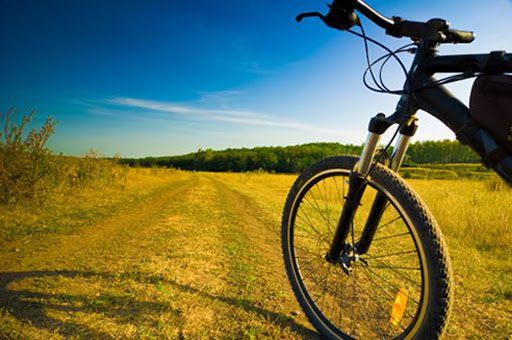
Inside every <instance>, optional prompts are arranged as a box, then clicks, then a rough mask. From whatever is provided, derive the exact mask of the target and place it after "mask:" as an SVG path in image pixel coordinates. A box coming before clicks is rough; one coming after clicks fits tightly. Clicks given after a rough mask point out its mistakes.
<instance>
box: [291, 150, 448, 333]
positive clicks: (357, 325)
mask: <svg viewBox="0 0 512 340" xmlns="http://www.w3.org/2000/svg"><path fill="white" fill-rule="evenodd" d="M356 162H357V158H354V157H346V156H341V157H333V158H328V159H326V160H324V161H321V162H320V163H318V164H316V165H314V166H312V167H310V168H308V169H306V170H305V171H304V172H303V173H302V174H301V176H300V177H299V178H298V179H297V180H296V182H295V183H294V185H293V187H292V189H291V191H290V193H289V195H288V198H287V201H286V204H285V208H284V212H283V221H282V247H283V256H284V261H285V266H286V270H287V273H288V277H289V279H290V283H291V285H292V288H293V291H294V293H295V295H296V297H297V299H298V301H299V303H300V305H301V307H302V309H303V310H304V312H305V314H306V316H307V317H308V319H309V320H310V321H311V323H312V324H313V325H314V326H315V327H316V329H317V330H318V331H319V332H320V333H321V334H322V335H323V336H325V337H327V338H345V339H352V338H363V339H374V338H380V339H387V338H419V339H427V338H428V339H432V338H437V337H439V336H440V335H441V333H442V332H443V330H444V328H445V326H446V323H447V319H448V315H449V308H450V300H451V289H450V288H451V274H450V263H449V257H448V253H447V250H446V246H445V242H444V240H443V238H442V235H441V232H440V230H439V227H438V226H437V224H436V222H435V220H434V218H433V217H432V215H431V213H430V212H429V210H428V209H427V207H426V206H425V204H424V203H423V202H422V200H421V199H420V198H419V197H418V195H417V194H416V193H415V192H414V191H413V190H412V189H411V188H409V187H408V186H407V184H406V183H405V182H404V181H403V180H402V179H401V178H400V177H398V175H396V174H395V173H393V172H392V171H390V170H389V169H387V168H384V167H383V166H381V165H377V166H376V167H375V168H374V170H373V171H372V173H371V174H370V176H368V178H367V180H368V186H367V188H366V190H365V193H364V195H363V197H362V199H361V202H360V206H359V208H358V210H357V213H356V215H355V217H354V220H353V222H352V223H351V228H350V231H349V236H348V239H347V240H346V244H345V247H344V249H345V251H344V254H342V255H343V258H340V260H339V261H337V262H336V263H331V262H328V261H327V260H326V254H327V252H328V250H329V247H330V245H331V242H332V239H333V236H334V232H335V229H336V226H337V222H338V219H339V217H340V216H341V212H342V209H343V203H344V197H345V195H346V194H347V192H348V185H349V181H348V179H349V175H350V171H351V170H352V169H353V167H354V166H355V164H356ZM377 194H379V195H383V196H384V197H385V198H386V201H387V203H386V206H385V210H384V213H383V214H382V218H381V219H380V222H379V225H378V227H377V229H376V233H375V235H374V238H373V241H372V243H371V246H370V248H369V249H368V251H367V252H366V253H364V254H358V253H357V245H358V241H359V237H360V235H361V233H362V230H363V227H364V225H365V222H366V220H367V217H368V215H369V212H370V208H371V206H372V203H373V201H374V199H375V197H376V195H377Z"/></svg>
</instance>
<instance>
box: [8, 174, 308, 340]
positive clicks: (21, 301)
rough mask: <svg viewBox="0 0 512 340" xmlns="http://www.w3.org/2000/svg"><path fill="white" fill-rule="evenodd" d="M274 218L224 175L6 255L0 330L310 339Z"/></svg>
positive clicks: (169, 190) (200, 177) (43, 334)
mask: <svg viewBox="0 0 512 340" xmlns="http://www.w3.org/2000/svg"><path fill="white" fill-rule="evenodd" d="M276 223H278V221H276V220H275V216H270V215H269V214H268V213H265V212H264V211H262V210H261V209H259V208H258V207H257V206H256V205H255V204H254V202H253V201H252V200H251V198H250V197H248V196H246V195H244V194H243V193H241V192H239V191H236V190H235V189H232V188H231V186H229V185H228V184H226V183H225V182H224V181H223V180H222V179H220V177H216V176H213V175H205V174H190V176H189V177H188V178H186V179H182V180H179V181H176V182H174V183H172V184H171V185H169V186H168V187H166V188H165V190H161V191H159V192H158V193H156V194H155V195H153V196H152V197H150V198H148V199H147V200H146V201H144V202H143V203H141V204H139V205H137V206H133V207H131V208H130V209H129V210H127V211H124V212H122V213H119V214H117V215H115V216H113V217H110V218H108V219H106V220H104V221H102V222H100V223H99V224H97V225H95V226H91V227H87V228H82V229H80V230H78V231H76V232H74V233H72V234H69V235H51V236H48V237H47V238H45V239H44V240H37V241H34V240H31V241H30V242H28V243H24V244H23V245H22V246H20V249H19V251H18V252H14V251H11V250H9V249H4V250H2V251H1V258H0V311H1V313H0V338H4V337H6V338H16V337H20V338H59V337H70V336H74V337H79V338H81V337H86V338H89V337H94V338H111V337H113V338H126V337H129V338H140V337H159V338H161V337H164V338H198V337H223V338H224V337H227V338H243V337H245V338H261V337H267V338H301V337H302V338H312V337H315V333H313V332H312V331H311V329H310V326H309V325H308V324H307V323H306V322H305V320H304V318H303V316H299V317H297V318H294V317H292V316H291V315H290V312H291V311H295V310H297V309H298V306H297V305H296V302H295V300H294V298H293V296H292V295H291V290H290V288H289V287H288V283H287V280H286V277H285V274H284V268H283V265H282V261H281V255H280V249H279V235H278V225H276Z"/></svg>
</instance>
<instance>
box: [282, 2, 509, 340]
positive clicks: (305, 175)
mask: <svg viewBox="0 0 512 340" xmlns="http://www.w3.org/2000/svg"><path fill="white" fill-rule="evenodd" d="M329 8H330V9H329V12H328V14H327V15H325V16H324V15H322V14H321V13H319V12H308V13H302V14H300V15H299V16H297V21H298V22H300V21H301V20H302V19H304V18H306V17H317V18H320V19H321V20H322V21H323V22H324V23H325V24H326V25H328V26H329V27H332V28H335V29H338V30H344V31H349V32H351V33H353V34H356V35H358V36H360V37H362V38H363V39H364V42H365V48H366V52H367V53H366V55H367V61H368V68H367V70H366V71H365V76H366V75H367V74H370V75H371V77H372V79H373V81H374V83H375V84H377V87H371V86H369V85H368V83H367V82H366V81H365V85H367V87H370V88H372V89H373V90H376V91H379V92H387V93H393V94H397V95H400V99H399V101H398V104H397V107H396V111H395V112H394V113H393V114H391V115H389V116H386V115H384V114H382V113H379V114H377V115H376V116H374V117H373V118H371V120H370V123H369V127H368V137H367V139H366V142H365V143H364V147H363V151H362V153H361V156H360V157H359V158H357V157H352V156H337V157H331V158H328V159H325V160H323V161H320V162H319V163H317V164H314V165H312V166H310V167H308V168H306V169H305V170H304V171H303V172H302V173H301V174H300V176H299V177H298V178H297V180H296V181H295V183H294V184H293V186H292V188H291V190H290V192H289V194H288V197H287V200H286V203H285V206H284V211H283V219H282V250H283V257H284V262H285V267H286V271H287V274H288V278H289V280H290V283H291V286H292V288H293V291H294V293H295V296H296V298H297V300H298V301H299V304H300V306H301V308H302V309H303V311H304V312H305V314H306V316H307V317H308V319H309V320H310V321H311V323H312V324H313V325H314V326H315V328H316V329H317V330H318V331H319V333H320V334H321V335H322V336H324V337H326V338H347V339H351V338H368V339H373V338H417V339H431V338H437V337H439V336H440V335H441V334H442V333H443V331H444V330H445V327H446V324H447V320H448V317H449V313H450V305H451V299H452V274H451V268H450V259H449V255H448V251H447V246H446V243H445V241H444V238H443V236H442V233H441V230H440V228H439V226H438V224H437V222H436V221H435V219H434V217H433V216H432V214H431V212H430V211H429V210H428V208H427V206H426V205H425V203H424V202H423V201H422V200H421V198H420V197H419V196H418V194H417V193H415V191H414V190H413V189H412V188H410V187H409V186H408V184H407V183H406V182H405V181H404V180H403V179H402V178H401V177H400V176H399V175H398V174H397V171H398V170H399V168H400V166H401V164H402V162H403V160H404V156H405V154H406V151H407V147H408V145H409V142H410V139H411V137H412V136H414V134H415V132H416V129H417V122H416V118H415V114H416V112H417V111H418V110H419V109H422V110H424V111H426V112H428V113H430V114H432V115H433V116H435V117H437V118H438V119H440V120H441V121H442V122H443V123H444V124H445V125H446V126H448V127H449V128H450V129H451V130H452V131H453V132H455V135H456V137H457V139H458V140H459V141H460V142H462V143H463V144H467V145H469V146H470V147H471V148H472V149H473V150H474V151H476V152H477V153H478V154H479V155H480V156H481V158H482V163H483V164H484V165H486V166H487V167H489V168H491V169H493V170H494V171H495V172H496V173H497V174H498V175H500V176H501V177H502V178H503V179H504V180H505V181H506V182H507V183H508V184H509V185H512V147H510V144H507V143H509V142H510V140H508V141H507V140H504V139H503V136H500V134H499V133H497V132H496V127H494V126H493V122H492V121H491V123H490V124H489V122H488V121H487V122H486V121H485V119H484V120H483V121H482V119H478V118H477V116H476V115H475V114H474V112H471V111H470V108H468V107H467V106H466V105H464V104H463V103H462V102H460V101H459V100H458V99H457V98H455V97H454V96H453V95H452V94H451V93H450V92H449V91H448V90H447V89H446V88H445V87H444V86H443V85H444V84H446V83H448V82H451V81H457V80H460V79H466V78H470V77H475V76H477V77H478V78H477V80H478V79H479V78H481V79H487V78H488V77H493V76H494V75H498V77H500V75H502V74H504V73H506V72H512V54H507V53H505V52H504V51H495V52H491V53H488V54H473V55H446V56H441V55H438V53H437V48H438V47H439V46H440V45H441V44H443V43H470V42H472V41H473V39H474V34H473V33H472V32H467V31H460V30H454V29H450V28H449V25H448V23H447V22H446V21H445V20H443V19H431V20H429V21H427V22H413V21H407V20H403V19H401V18H399V17H393V18H391V19H389V18H387V17H385V16H383V15H382V14H380V13H378V12H377V11H376V10H374V9H373V8H371V7H370V6H369V5H368V4H366V3H364V2H363V1H361V0H334V1H333V3H332V4H331V5H329ZM356 10H357V11H358V12H359V13H361V14H363V15H364V16H366V17H367V18H368V19H370V20H371V21H372V22H373V23H375V24H377V25H378V26H380V27H381V28H383V29H385V30H386V33H387V34H389V35H391V36H394V37H407V38H411V39H412V40H413V44H412V47H411V46H409V45H408V46H406V47H404V48H402V49H398V50H396V51H391V50H389V49H387V51H388V52H389V53H388V54H386V55H384V56H382V57H380V58H379V59H377V60H376V61H375V62H373V63H370V60H369V58H368V46H367V43H368V41H371V42H373V43H376V44H379V46H381V47H382V46H383V45H381V44H380V43H378V42H376V41H374V40H372V39H371V38H369V37H367V36H366V34H365V33H364V30H363V28H362V25H361V22H360V20H359V18H358V16H357V14H356V12H355V11H356ZM356 25H357V26H360V27H361V34H359V33H357V32H354V31H352V30H350V29H351V28H352V27H353V26H356ZM383 48H386V47H385V46H384V47H383ZM403 51H408V52H411V53H414V59H413V62H412V65H411V67H410V69H409V70H407V69H406V68H405V66H404V65H403V63H401V61H400V59H399V58H398V57H397V53H400V52H403ZM390 58H395V59H397V60H398V61H399V63H400V65H401V67H402V69H403V70H404V73H405V76H406V80H405V83H404V86H403V89H401V90H398V91H392V90H390V89H388V88H387V87H386V86H385V85H384V84H383V83H382V80H381V81H380V84H379V83H378V82H377V81H376V79H377V76H376V75H375V74H374V73H373V71H372V66H374V65H375V63H376V62H378V61H384V63H385V62H386V61H387V60H389V59H390ZM435 73H456V75H454V76H450V77H447V78H444V79H440V80H436V78H434V74H435ZM486 77H487V78H486ZM502 77H510V76H507V75H502ZM363 79H365V78H363ZM507 79H508V80H510V78H507ZM509 96H510V92H509ZM508 117H509V118H511V117H512V116H510V115H509V116H508ZM510 123H512V121H511V122H510ZM392 125H398V128H397V130H396V132H395V134H394V135H393V138H392V139H391V140H392V141H393V140H394V139H395V137H397V136H398V140H397V142H396V145H395V147H394V149H393V152H392V154H391V157H390V159H389V161H386V160H384V158H385V157H384V156H383V155H384V153H380V154H378V152H377V149H378V145H379V141H380V137H381V136H382V134H384V133H385V132H386V131H387V130H388V128H390V127H391V126H392ZM494 125H496V124H494ZM498 125H499V124H498ZM390 145H391V142H390V143H389V144H388V145H387V147H386V149H387V148H388V147H389V146H390Z"/></svg>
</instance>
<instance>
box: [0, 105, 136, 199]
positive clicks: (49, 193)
mask: <svg viewBox="0 0 512 340" xmlns="http://www.w3.org/2000/svg"><path fill="white" fill-rule="evenodd" d="M35 114H36V111H30V112H28V113H26V114H24V115H20V114H19V112H18V111H17V110H15V109H12V108H11V109H10V110H9V111H7V113H0V204H4V205H19V204H30V205H41V204H43V203H45V202H47V201H48V200H49V199H51V198H52V197H53V196H55V195H62V194H65V193H66V192H67V191H69V190H75V189H76V188H77V187H86V186H89V187H90V186H94V187H98V186H106V185H113V184H119V185H123V183H124V182H125V180H126V173H127V169H126V168H124V167H122V166H120V165H119V164H118V159H113V160H108V159H105V158H103V157H101V155H100V154H99V153H98V152H96V151H90V152H88V153H87V154H86V155H85V156H84V157H82V158H77V157H65V156H56V155H53V154H52V153H51V151H50V150H49V149H48V148H47V147H46V143H47V142H48V139H49V138H50V137H51V136H52V134H53V133H54V131H55V124H56V122H55V120H54V119H53V118H52V117H49V118H48V119H47V120H46V122H45V123H44V124H43V125H42V126H41V127H40V128H39V129H35V128H34V129H32V130H30V131H27V128H28V126H29V125H30V124H31V123H32V122H33V119H34V116H35Z"/></svg>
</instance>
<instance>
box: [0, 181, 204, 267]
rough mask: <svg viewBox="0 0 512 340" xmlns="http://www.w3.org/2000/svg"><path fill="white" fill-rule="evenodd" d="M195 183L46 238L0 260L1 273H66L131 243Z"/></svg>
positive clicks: (169, 189) (183, 184)
mask: <svg viewBox="0 0 512 340" xmlns="http://www.w3.org/2000/svg"><path fill="white" fill-rule="evenodd" d="M196 180H197V178H195V177H191V178H189V179H186V180H180V181H177V182H173V183H172V184H170V185H168V186H167V187H164V188H162V189H161V190H159V191H158V192H156V193H155V194H153V195H152V197H151V198H149V199H148V200H146V201H145V202H143V203H142V204H140V205H137V206H134V207H132V208H131V209H130V211H122V212H120V213H117V214H115V215H114V216H112V217H110V218H107V219H106V220H104V221H102V222H100V223H99V224H97V225H94V226H89V227H83V228H80V229H79V230H77V231H76V232H73V233H71V234H66V235H62V234H61V235H48V236H47V237H45V238H44V239H41V240H39V242H38V243H37V245H34V248H28V247H27V248H25V249H24V251H23V254H18V253H13V252H9V253H6V254H4V256H2V259H1V260H0V268H1V270H2V271H16V270H17V269H24V270H44V269H47V268H51V269H52V270H59V269H69V268H64V267H66V266H67V264H69V263H72V262H73V261H74V260H75V259H77V258H78V257H80V256H88V253H91V252H94V251H95V250H97V249H102V248H105V247H106V245H112V244H116V243H118V244H122V243H123V241H124V240H125V239H132V240H133V239H134V238H136V237H137V236H136V235H137V234H147V233H150V232H151V228H150V227H151V225H152V223H154V222H155V221H156V220H157V219H158V218H159V217H160V215H161V212H162V209H163V208H164V207H165V206H166V205H169V204H172V203H173V201H175V199H176V196H180V195H183V191H185V190H187V189H188V188H189V187H191V185H193V182H194V181H196ZM107 248H110V247H107ZM61 266H63V268H61Z"/></svg>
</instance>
